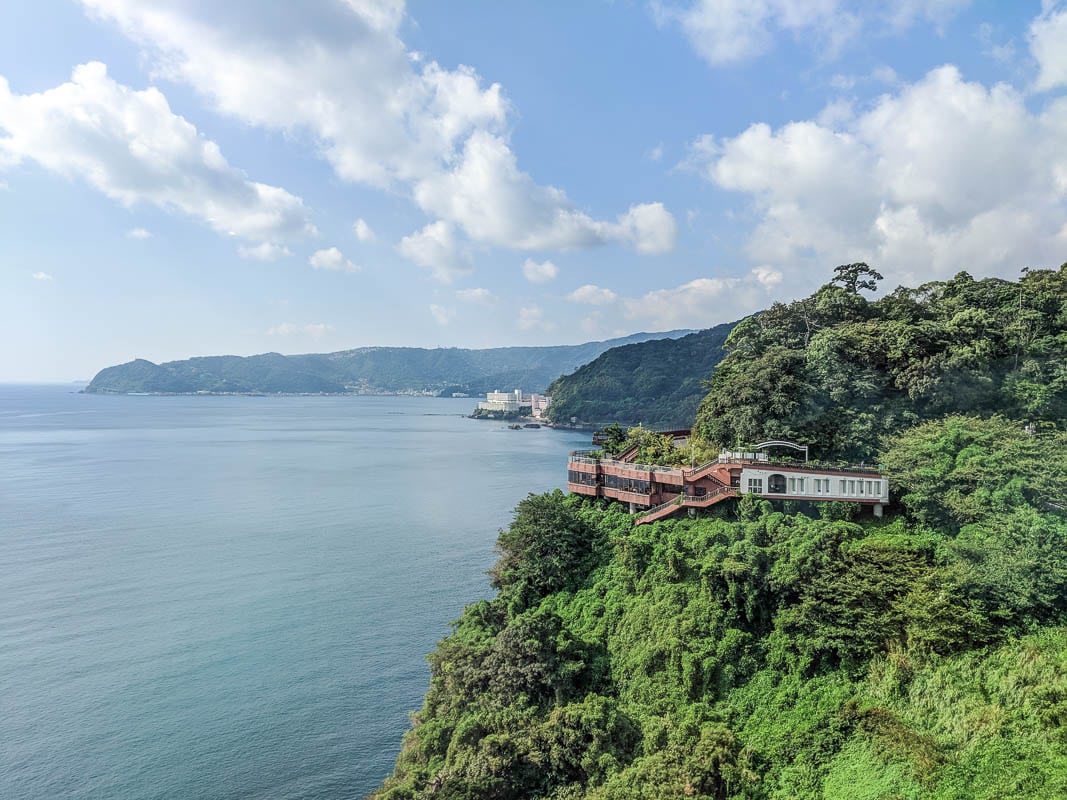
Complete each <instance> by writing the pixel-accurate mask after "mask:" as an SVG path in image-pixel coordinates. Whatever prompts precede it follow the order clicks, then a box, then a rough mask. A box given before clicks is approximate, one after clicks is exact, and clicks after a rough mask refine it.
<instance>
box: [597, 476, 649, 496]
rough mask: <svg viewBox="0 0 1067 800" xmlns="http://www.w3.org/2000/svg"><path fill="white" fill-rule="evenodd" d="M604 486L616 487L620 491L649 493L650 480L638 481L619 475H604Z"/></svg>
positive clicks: (608, 487)
mask: <svg viewBox="0 0 1067 800" xmlns="http://www.w3.org/2000/svg"><path fill="white" fill-rule="evenodd" d="M604 487H605V488H607V489H618V490H619V491H622V492H634V493H636V494H651V493H652V483H651V481H639V480H637V479H635V478H624V477H622V476H621V475H605V476H604Z"/></svg>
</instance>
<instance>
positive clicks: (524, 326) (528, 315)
mask: <svg viewBox="0 0 1067 800" xmlns="http://www.w3.org/2000/svg"><path fill="white" fill-rule="evenodd" d="M517 324H518V326H519V329H520V330H524V331H533V330H541V331H551V330H554V329H555V327H556V326H555V325H554V324H552V323H551V322H548V321H547V320H546V319H545V312H544V311H543V310H542V309H541V308H540V307H538V306H523V307H522V308H520V309H519V318H518V321H517Z"/></svg>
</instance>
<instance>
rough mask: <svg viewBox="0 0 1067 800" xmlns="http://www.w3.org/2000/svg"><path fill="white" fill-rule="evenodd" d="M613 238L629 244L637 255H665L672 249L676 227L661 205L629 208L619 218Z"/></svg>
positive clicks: (646, 204)
mask: <svg viewBox="0 0 1067 800" xmlns="http://www.w3.org/2000/svg"><path fill="white" fill-rule="evenodd" d="M614 230H615V232H614V233H613V234H610V235H611V236H613V237H614V238H619V239H622V240H623V241H626V242H629V243H630V244H632V245H633V246H634V248H635V249H636V250H637V252H639V253H667V252H670V251H671V250H673V249H674V237H675V235H676V234H677V232H678V226H677V225H676V224H675V222H674V217H673V216H671V213H670V212H669V211H668V210H667V209H666V208H664V206H663V203H643V204H641V205H637V206H631V207H630V210H629V211H627V212H626V213H625V214H623V215H622V216H620V217H619V222H618V225H616V226H614Z"/></svg>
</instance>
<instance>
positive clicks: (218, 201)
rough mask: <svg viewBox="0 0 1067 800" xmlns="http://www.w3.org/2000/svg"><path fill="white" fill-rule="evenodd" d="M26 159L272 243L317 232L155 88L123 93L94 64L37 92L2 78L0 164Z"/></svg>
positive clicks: (288, 200)
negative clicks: (17, 89) (19, 90)
mask: <svg viewBox="0 0 1067 800" xmlns="http://www.w3.org/2000/svg"><path fill="white" fill-rule="evenodd" d="M4 134H6V135H4ZM24 159H29V160H32V161H35V162H37V163H38V164H40V165H41V166H42V167H44V168H45V169H48V170H50V171H52V172H56V173H58V174H60V175H64V176H67V177H71V178H79V179H81V180H84V181H86V182H87V183H89V184H91V185H92V186H94V187H95V188H96V189H98V190H100V191H101V192H103V193H104V194H105V195H107V196H108V197H110V198H112V199H114V200H116V201H118V202H119V203H121V204H123V205H124V206H133V205H136V204H139V203H149V204H152V205H155V206H158V207H160V208H163V209H166V210H169V211H178V212H181V213H183V214H187V215H189V216H191V217H195V218H197V219H199V220H201V221H202V222H204V223H206V224H207V225H209V226H210V227H212V228H213V229H214V230H216V231H218V232H219V233H222V234H232V235H236V236H241V237H244V238H250V239H267V238H279V237H281V238H285V237H294V236H301V235H305V234H308V233H311V232H312V231H313V227H312V225H311V223H310V221H309V214H308V210H307V209H306V208H305V206H304V204H303V201H301V199H300V198H299V197H295V196H294V195H292V194H290V193H289V192H287V191H285V190H284V189H280V188H278V187H277V186H267V185H266V184H262V183H255V182H253V181H249V180H248V179H247V178H246V177H245V176H244V174H243V173H241V172H240V171H239V170H237V169H234V168H233V167H231V166H230V165H229V164H227V162H226V159H225V158H223V156H222V153H221V152H220V150H219V148H218V145H216V144H215V143H214V142H212V141H209V140H207V139H204V138H203V137H202V136H201V135H200V134H199V132H198V131H197V129H196V128H195V127H194V126H193V125H191V124H190V123H189V122H187V121H186V120H185V119H183V118H182V117H179V116H177V115H176V114H174V113H173V112H172V111H171V109H170V106H169V105H168V103H167V100H166V98H165V97H164V96H163V94H162V93H161V92H160V91H159V90H158V89H154V88H149V89H145V90H143V91H136V90H133V89H130V88H129V87H126V86H122V85H121V84H118V83H116V82H115V81H114V80H112V79H111V78H110V77H109V76H108V74H107V68H106V67H105V66H104V65H103V64H100V63H96V62H93V63H89V64H83V65H81V66H79V67H76V68H75V69H74V72H73V75H72V77H71V80H70V82H69V83H64V84H62V85H60V86H57V87H56V88H54V89H49V90H47V91H45V92H40V93H38V94H28V95H17V94H13V93H12V92H11V90H10V88H9V87H8V84H7V81H6V80H4V79H3V78H2V77H0V162H2V161H4V160H8V161H14V162H16V163H17V162H18V161H21V160H24Z"/></svg>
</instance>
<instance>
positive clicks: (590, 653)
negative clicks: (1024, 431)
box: [380, 420, 1067, 800]
mask: <svg viewBox="0 0 1067 800" xmlns="http://www.w3.org/2000/svg"><path fill="white" fill-rule="evenodd" d="M993 423H994V424H998V423H996V422H995V421H993ZM944 424H945V425H951V424H957V421H955V420H948V421H946V422H945V423H944ZM950 480H951V479H950ZM981 510H982V513H981V515H980V516H981V521H980V522H975V523H971V524H968V525H965V526H963V527H962V528H961V529H960V530H959V531H958V532H955V531H937V530H934V529H931V528H929V527H927V526H926V525H924V524H923V523H921V522H917V521H910V520H909V519H907V518H906V517H903V516H900V517H897V518H895V519H891V520H886V521H878V520H872V519H871V518H869V517H866V518H861V519H860V520H858V521H847V520H840V519H810V518H808V517H806V516H804V515H801V514H792V515H786V514H782V513H779V512H775V511H773V510H771V509H770V507H769V506H768V505H767V504H757V505H754V506H753V507H752V508H751V509H750V510H749V511H748V512H746V515H745V517H744V518H742V519H728V518H725V517H705V518H698V519H687V518H682V519H680V520H667V521H663V522H660V523H656V524H654V525H644V526H640V527H635V526H633V525H632V520H631V519H630V518H629V517H628V516H627V515H626V514H625V513H623V512H622V511H621V510H620V509H619V508H618V506H617V505H611V506H608V507H606V508H602V507H601V506H600V505H598V504H597V503H595V502H591V501H584V500H579V499H577V498H564V497H563V496H562V495H560V494H559V493H552V494H549V495H543V496H540V497H530V498H528V499H527V500H525V501H523V503H522V504H520V507H519V509H518V512H517V516H516V523H515V525H513V526H512V529H509V531H507V532H505V533H503V534H502V535H501V538H502V540H505V539H506V541H507V542H508V544H507V545H506V546H502V548H501V550H502V557H501V560H502V563H503V564H506V565H507V566H506V567H504V566H498V568H497V570H496V573H495V574H497V575H498V576H503V575H507V576H508V577H507V579H504V580H500V579H499V578H498V584H499V585H500V588H501V594H500V596H499V597H498V598H497V599H496V600H493V601H491V602H485V601H483V602H481V603H477V604H475V605H473V606H471V607H469V608H468V610H467V612H466V613H465V614H464V617H463V618H462V619H461V620H460V621H459V622H458V623H457V625H456V629H455V632H454V633H453V635H452V636H450V637H449V638H448V639H445V640H444V641H443V642H441V643H440V645H439V646H438V649H437V651H436V652H435V653H434V655H433V656H432V657H431V667H432V669H431V676H432V677H431V687H430V691H429V692H428V694H427V697H426V704H425V706H424V708H423V710H422V711H421V712H420V713H419V714H418V715H416V717H415V728H414V730H413V731H412V732H411V733H410V734H409V737H408V739H407V740H406V743H405V748H404V751H403V752H402V754H401V756H400V758H399V759H398V762H397V769H396V773H395V774H394V776H393V777H392V778H391V779H390V780H389V781H388V782H387V784H386V786H385V787H384V788H383V791H382V793H381V794H380V797H383V798H400V797H412V798H414V797H430V796H434V797H444V798H454V797H534V798H537V797H541V798H557V799H562V798H575V799H577V798H659V797H676V796H693V797H709V798H753V799H756V798H759V799H761V800H770V799H771V798H782V799H783V800H784V798H795V797H796V798H821V797H839V798H845V797H851V796H856V797H882V796H899V797H916V798H927V797H933V798H964V797H968V796H969V795H967V794H966V787H967V786H968V785H974V786H976V787H980V792H981V793H980V794H979V795H976V796H985V797H990V798H992V797H996V796H998V795H997V794H996V792H1001V793H1002V794H1001V795H1000V796H1010V797H1018V798H1034V799H1035V800H1036V799H1037V798H1044V797H1049V796H1057V795H1056V792H1058V791H1061V790H1062V788H1063V787H1064V786H1067V755H1065V754H1067V739H1065V738H1064V733H1063V731H1064V729H1065V728H1064V723H1065V722H1067V683H1065V681H1067V679H1065V678H1064V677H1063V676H1064V675H1065V674H1067V628H1064V627H1062V626H1064V625H1065V624H1067V547H1065V543H1067V521H1065V520H1064V518H1063V516H1062V515H1060V514H1058V513H1049V512H1048V510H1047V509H1040V508H1037V507H1035V506H1033V505H1029V504H1024V505H1023V506H1020V507H1016V508H1014V509H1013V510H1012V511H1011V512H1010V513H1008V514H1004V513H1003V512H1001V511H1000V510H998V508H997V507H995V506H993V505H988V506H985V507H983V509H981ZM579 532H582V534H583V535H584V536H585V537H586V540H587V541H589V542H594V543H595V544H591V545H590V546H589V547H587V548H583V549H577V550H576V549H571V548H572V546H573V544H574V538H573V537H574V536H576V535H577V534H578V533H579ZM567 542H570V543H571V545H570V546H565V543H567ZM563 552H570V553H571V555H570V556H566V557H564V559H563V560H564V561H566V562H567V563H570V564H571V565H572V566H571V567H570V569H569V571H568V572H567V574H566V575H564V574H563V573H562V572H556V571H554V570H550V571H549V572H548V573H546V574H544V575H541V574H539V573H538V574H534V573H531V572H530V570H535V572H536V564H535V563H533V562H532V561H528V559H540V558H543V557H544V554H545V553H548V555H549V557H548V558H547V561H546V563H548V564H553V563H556V562H554V561H553V558H554V557H555V556H556V555H557V554H559V553H563ZM535 554H539V555H535ZM559 563H563V562H559ZM553 587H554V588H553ZM550 588H551V591H550ZM519 598H522V600H521V601H520V600H519ZM1019 637H1023V638H1019ZM1013 659H1015V660H1016V661H1015V662H1014V663H1013ZM1057 748H1059V749H1057ZM850 792H851V794H850ZM886 793H888V794H886Z"/></svg>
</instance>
